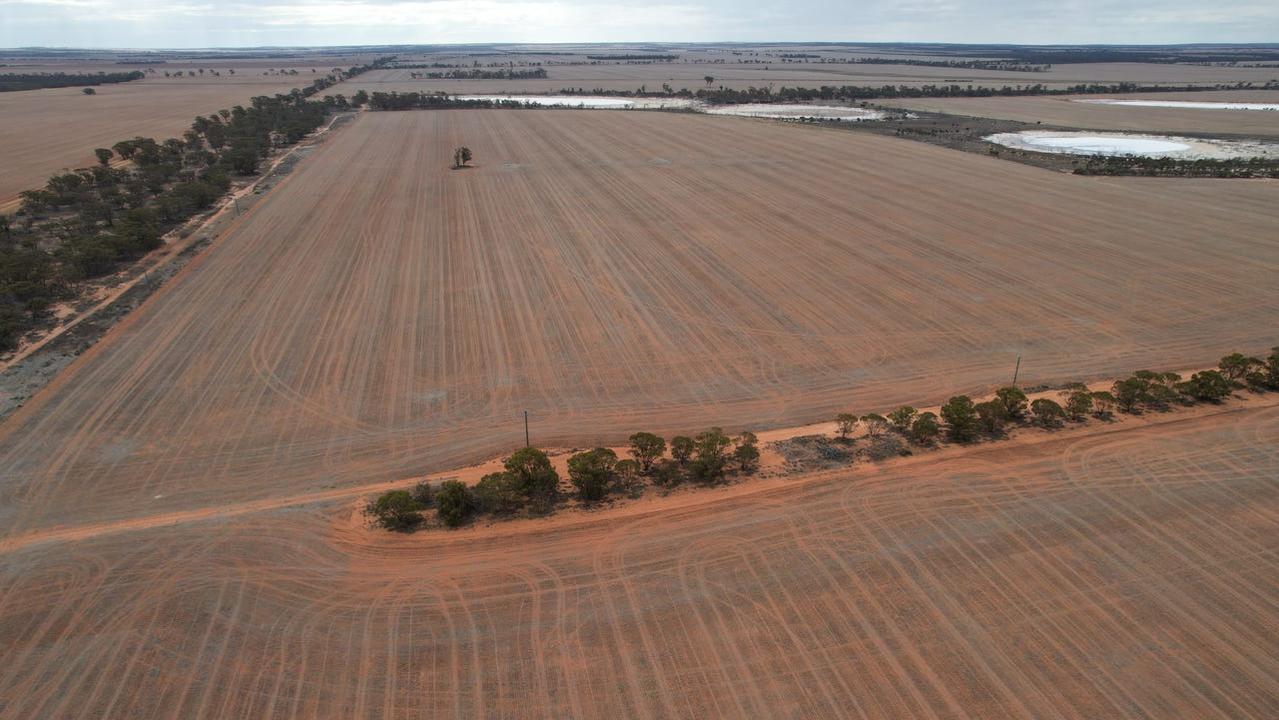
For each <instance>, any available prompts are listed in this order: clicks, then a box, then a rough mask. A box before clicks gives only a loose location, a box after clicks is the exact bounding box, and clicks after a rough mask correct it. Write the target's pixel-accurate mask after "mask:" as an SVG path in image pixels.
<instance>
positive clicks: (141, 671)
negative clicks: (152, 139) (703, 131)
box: [0, 125, 1279, 720]
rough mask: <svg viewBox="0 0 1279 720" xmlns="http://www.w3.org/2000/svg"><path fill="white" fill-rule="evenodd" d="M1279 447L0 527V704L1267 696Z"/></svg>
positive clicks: (1244, 699)
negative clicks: (409, 527) (414, 515)
mask: <svg viewBox="0 0 1279 720" xmlns="http://www.w3.org/2000/svg"><path fill="white" fill-rule="evenodd" d="M366 127H367V125H366ZM382 129H388V128H385V127H383V128H382ZM299 179H302V178H299ZM367 249H368V248H366V250H367ZM495 252H498V251H496V250H495ZM357 272H358V271H357ZM510 281H511V282H518V277H517V276H510ZM334 329H337V327H336V326H335V328H334ZM442 349H443V348H442ZM317 359H318V358H317ZM220 361H221V360H220V359H219V360H211V363H217V362H220ZM196 364H197V365H198V364H199V363H196ZM338 369H339V368H336V367H335V368H334V370H338ZM334 377H336V375H335V376H334ZM175 380H176V381H177V382H181V379H180V378H175ZM290 420H292V418H281V420H280V422H281V424H285V423H288V422H290ZM225 421H226V423H227V427H228V428H230V427H231V426H232V425H236V424H243V421H242V420H237V419H235V418H232V417H229V416H228V417H226V419H225ZM299 422H301V421H300V420H299ZM176 429H177V430H178V431H179V432H181V431H184V430H185V428H183V427H178V428H176ZM224 435H225V433H224ZM1276 447H1279V410H1277V409H1276V408H1275V407H1274V406H1271V407H1269V408H1264V409H1257V410H1251V411H1242V412H1241V411H1236V412H1234V413H1231V414H1226V415H1223V416H1218V417H1208V418H1201V419H1191V420H1186V419H1182V420H1181V421H1178V422H1173V423H1168V424H1166V425H1162V426H1154V427H1146V428H1144V429H1143V428H1132V427H1131V426H1130V425H1129V424H1128V423H1125V429H1124V430H1122V431H1119V432H1107V431H1102V432H1099V433H1097V434H1095V435H1092V436H1090V437H1084V438H1079V439H1072V440H1064V439H1057V440H1048V441H1046V442H1044V443H1043V444H1042V445H1038V446H1027V445H1023V444H1017V443H1015V442H1014V443H1012V444H1000V445H996V446H993V447H990V448H988V449H985V450H981V449H978V450H976V451H973V452H972V453H971V454H968V455H965V456H961V457H955V456H946V457H944V458H933V457H929V456H922V457H919V458H912V459H910V460H907V461H904V462H902V463H900V464H897V465H894V466H892V467H891V468H884V467H880V468H872V467H869V466H862V467H860V468H859V469H858V470H856V471H841V472H838V473H834V474H831V475H828V476H826V477H819V478H815V479H809V480H803V479H797V478H789V479H786V480H778V481H767V480H765V481H752V483H751V484H748V485H745V486H741V487H736V488H723V489H721V490H719V491H708V492H694V493H689V494H684V495H677V496H674V497H671V498H667V499H665V500H655V501H652V502H649V503H641V504H636V505H631V506H627V507H624V508H622V509H621V510H620V511H603V512H602V513H599V514H592V515H582V516H575V517H570V516H561V517H557V518H552V519H550V520H541V521H531V522H526V523H520V524H518V525H507V526H497V527H492V528H480V529H474V530H466V531H462V532H460V533H446V532H434V533H425V534H418V535H413V536H407V537H405V536H398V535H395V534H391V533H386V532H380V531H369V530H366V529H363V528H361V527H360V523H359V519H358V517H354V516H353V511H354V508H353V507H352V506H351V505H327V506H303V507H292V508H290V507H285V508H280V509H274V510H264V511H260V512H254V513H250V514H247V515H239V516H237V517H234V518H218V517H217V516H216V513H217V512H218V511H220V510H223V509H225V510H227V511H235V510H237V507H236V506H235V504H234V503H232V502H227V503H225V504H222V505H219V506H218V507H216V508H210V512H209V514H208V516H207V517H206V518H204V519H203V520H195V521H191V520H188V521H186V522H181V521H175V520H166V519H165V518H164V517H163V516H161V517H158V518H156V524H155V525H154V526H153V527H151V528H150V529H141V530H133V531H130V530H129V529H128V528H127V527H126V528H119V527H106V528H101V529H100V531H99V534H89V535H87V536H85V537H83V538H80V539H79V540H76V541H74V542H61V541H52V542H47V543H44V544H35V545H31V546H29V547H26V548H24V549H20V550H16V551H14V550H8V551H6V550H3V549H2V547H3V546H0V553H3V554H0V588H2V589H3V592H0V649H3V651H4V657H5V662H4V663H0V697H3V698H4V703H3V704H0V718H4V719H5V720H10V719H12V720H26V719H27V718H55V717H56V718H67V719H77V718H101V717H127V718H135V719H137V720H153V719H154V720H159V719H161V718H173V717H180V718H191V719H192V720H199V719H203V718H248V717H253V718H297V717H334V718H402V717H493V718H496V717H509V718H539V717H546V718H565V717H599V718H622V717H637V718H674V717H688V718H694V717H695V718H720V717H723V718H745V717H753V718H764V717H770V718H771V717H795V718H819V717H822V718H824V717H830V718H847V717H857V718H874V719H879V718H883V719H884V720H888V719H897V718H907V717H910V718H1019V719H1020V718H1026V719H1031V718H1035V719H1038V718H1081V719H1082V718H1127V717H1144V718H1197V719H1202V720H1216V719H1218V718H1223V719H1224V718H1248V717H1252V718H1271V717H1276V716H1279V654H1277V653H1276V652H1275V648H1276V647H1277V646H1279V607H1277V606H1276V601H1275V598H1276V597H1279V562H1277V561H1276V559H1277V558H1279V523H1277V521H1276V518H1279V485H1277V484H1276V483H1275V478H1276V477H1277V476H1279V453H1277V452H1276ZM288 452H289V450H288V449H285V448H281V449H280V450H279V453H280V456H281V457H284V456H285V455H286V454H287V453H288ZM335 459H336V458H335ZM121 462H122V463H123V464H126V465H127V461H121ZM135 469H139V470H140V468H135ZM142 477H143V476H141V475H140V476H139V481H141V480H142ZM154 489H155V490H156V491H162V488H161V487H159V486H156V487H155V488H154ZM69 492H72V493H74V494H75V495H76V496H78V497H89V498H95V494H94V493H93V492H92V491H90V490H85V489H79V488H77V489H75V490H70V491H69ZM158 504H159V502H158V501H156V502H155V503H152V502H151V501H149V500H144V501H139V503H138V507H139V511H140V512H144V511H145V510H144V508H147V507H149V506H152V505H158ZM92 505H93V503H92V502H88V503H85V504H84V505H82V507H83V508H85V509H86V510H87V511H89V512H92Z"/></svg>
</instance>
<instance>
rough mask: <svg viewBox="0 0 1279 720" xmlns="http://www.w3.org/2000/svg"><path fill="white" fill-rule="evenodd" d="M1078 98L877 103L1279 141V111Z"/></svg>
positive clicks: (1229, 98) (1218, 96)
mask: <svg viewBox="0 0 1279 720" xmlns="http://www.w3.org/2000/svg"><path fill="white" fill-rule="evenodd" d="M1079 97H1082V98H1086V99H1091V100H1096V99H1100V98H1106V97H1113V98H1120V99H1124V100H1136V99H1145V100H1192V101H1201V102H1211V101H1217V102H1279V91H1268V90H1241V91H1233V90H1232V91H1221V92H1216V91H1210V92H1191V93H1149V94H1141V93H1138V94H1133V95H1086V96H1079ZM1074 99H1076V98H1075V97H1073V96H1040V97H988V98H931V99H930V98H925V99H914V100H876V101H875V103H876V104H880V105H887V106H890V107H900V108H907V109H910V110H923V111H927V112H940V113H951V114H954V115H971V116H974V117H991V118H999V119H1001V120H1016V121H1018V122H1028V123H1033V122H1042V123H1044V124H1045V125H1059V126H1063V127H1078V128H1092V129H1097V130H1164V131H1169V132H1201V133H1233V134H1239V135H1261V136H1267V137H1279V112H1266V111H1260V110H1201V109H1192V108H1160V107H1125V106H1122V105H1099V104H1092V103H1080V102H1073V100H1074Z"/></svg>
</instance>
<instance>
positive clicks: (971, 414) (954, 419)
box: [941, 395, 977, 443]
mask: <svg viewBox="0 0 1279 720" xmlns="http://www.w3.org/2000/svg"><path fill="white" fill-rule="evenodd" d="M941 417H942V420H944V421H946V430H947V432H948V433H949V434H950V439H951V440H954V441H955V442H959V443H969V442H972V441H973V440H976V439H977V411H976V410H974V409H973V401H972V398H970V397H968V396H967V395H956V396H955V397H953V398H951V399H950V400H947V401H946V404H945V405H942V406H941Z"/></svg>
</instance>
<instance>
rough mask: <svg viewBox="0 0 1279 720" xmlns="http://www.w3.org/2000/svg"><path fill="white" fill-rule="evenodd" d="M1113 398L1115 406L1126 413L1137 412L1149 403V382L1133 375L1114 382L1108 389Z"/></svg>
mask: <svg viewBox="0 0 1279 720" xmlns="http://www.w3.org/2000/svg"><path fill="white" fill-rule="evenodd" d="M1110 391H1111V393H1113V394H1114V397H1115V406H1116V407H1118V408H1119V409H1120V410H1121V411H1123V412H1126V413H1133V412H1137V410H1138V409H1139V408H1140V407H1141V406H1142V405H1143V404H1145V403H1147V402H1150V399H1151V397H1150V381H1149V380H1147V379H1145V378H1142V377H1139V376H1138V375H1136V374H1134V375H1133V376H1132V377H1130V378H1125V379H1123V380H1116V381H1115V384H1114V385H1113V386H1111V388H1110Z"/></svg>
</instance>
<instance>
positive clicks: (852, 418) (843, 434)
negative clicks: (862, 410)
mask: <svg viewBox="0 0 1279 720" xmlns="http://www.w3.org/2000/svg"><path fill="white" fill-rule="evenodd" d="M835 426H836V427H837V428H838V430H839V439H840V440H847V439H848V434H849V433H851V432H852V431H853V428H855V427H857V416H856V415H854V414H853V413H840V414H839V415H837V416H836V417H835Z"/></svg>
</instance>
